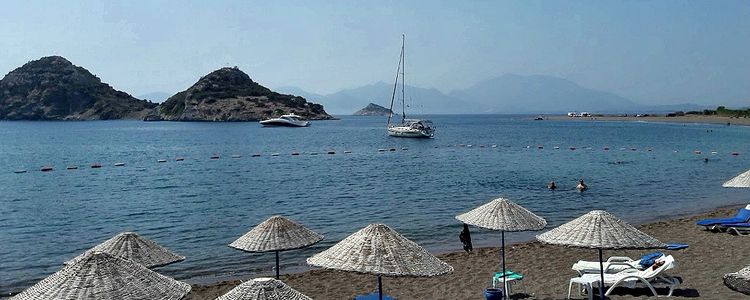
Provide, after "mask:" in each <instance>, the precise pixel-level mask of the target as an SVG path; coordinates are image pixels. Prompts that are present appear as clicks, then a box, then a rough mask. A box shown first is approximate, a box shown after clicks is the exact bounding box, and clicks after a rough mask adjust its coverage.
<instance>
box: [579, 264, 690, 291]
mask: <svg viewBox="0 0 750 300" xmlns="http://www.w3.org/2000/svg"><path fill="white" fill-rule="evenodd" d="M657 263H662V264H661V265H660V266H658V267H656V268H654V267H650V268H646V269H645V270H642V271H634V270H625V271H622V272H619V273H616V274H604V286H609V289H607V291H606V293H604V295H605V296H609V294H610V293H612V291H613V290H614V289H615V288H617V287H618V286H622V287H629V288H634V287H636V286H637V285H638V284H642V285H643V286H645V287H647V288H648V289H649V290H650V291H651V293H653V295H654V296H657V297H658V296H659V295H658V294H657V293H656V289H654V287H656V286H661V285H663V286H666V287H667V288H669V292H668V293H667V295H666V296H667V297H670V296H672V293H673V292H674V290H675V288H677V286H679V285H680V283H681V282H680V279H679V278H677V277H671V276H668V275H666V274H665V272H666V271H667V270H670V269H672V268H674V267H675V265H676V264H675V261H674V257H672V256H671V255H667V256H664V257H662V258H660V259H658V260H657ZM600 276H601V275H599V274H583V275H582V276H580V277H577V278H574V279H575V280H576V282H577V283H584V284H586V283H588V284H589V285H590V286H593V284H591V283H589V282H595V281H597V280H599V277H600ZM573 283H574V282H573V280H571V285H572V284H573Z"/></svg>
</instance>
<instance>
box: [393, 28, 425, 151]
mask: <svg viewBox="0 0 750 300" xmlns="http://www.w3.org/2000/svg"><path fill="white" fill-rule="evenodd" d="M405 40H406V38H405V37H404V36H403V35H402V36H401V57H400V58H399V61H398V68H397V69H396V82H395V83H394V84H393V94H392V95H391V107H390V111H391V113H390V114H389V115H388V123H387V125H386V129H387V131H388V135H389V136H395V137H405V138H431V137H433V136H434V134H435V128H434V126H433V125H432V121H430V120H420V119H407V118H406V103H405V102H406V100H405V99H406V97H405V92H404V90H405V87H406V83H405V81H404V62H405V61H404V44H405ZM399 78H400V79H401V95H400V96H401V122H400V123H395V122H394V123H391V119H392V118H393V102H394V100H396V94H397V93H396V91H397V89H398V81H399Z"/></svg>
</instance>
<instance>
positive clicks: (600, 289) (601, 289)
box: [599, 248, 604, 300]
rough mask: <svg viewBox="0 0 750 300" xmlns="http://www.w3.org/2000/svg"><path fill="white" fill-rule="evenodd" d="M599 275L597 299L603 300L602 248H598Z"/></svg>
mask: <svg viewBox="0 0 750 300" xmlns="http://www.w3.org/2000/svg"><path fill="white" fill-rule="evenodd" d="M599 274H600V275H601V278H600V279H601V281H599V299H601V300H604V262H603V260H602V248H599Z"/></svg>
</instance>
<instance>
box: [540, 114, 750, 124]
mask: <svg viewBox="0 0 750 300" xmlns="http://www.w3.org/2000/svg"><path fill="white" fill-rule="evenodd" d="M546 118H547V119H548V120H571V121H640V122H668V123H706V124H724V125H726V124H727V123H730V124H731V125H745V126H747V125H750V118H730V117H722V116H703V115H685V116H680V117H664V116H660V117H657V116H651V117H617V116H596V117H578V118H571V117H568V116H560V115H556V116H547V117H546Z"/></svg>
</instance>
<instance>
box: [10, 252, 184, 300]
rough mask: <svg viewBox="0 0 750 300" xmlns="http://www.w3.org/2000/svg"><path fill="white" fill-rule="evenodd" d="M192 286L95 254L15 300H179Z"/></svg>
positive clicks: (47, 279) (143, 268) (59, 272)
mask: <svg viewBox="0 0 750 300" xmlns="http://www.w3.org/2000/svg"><path fill="white" fill-rule="evenodd" d="M188 292H190V285H189V284H187V283H184V282H179V281H177V280H174V279H172V278H169V277H167V276H164V275H161V274H159V273H156V272H154V271H151V270H149V269H147V268H146V267H144V266H142V265H140V264H138V263H135V262H133V261H130V260H126V259H123V258H120V257H116V256H113V255H110V254H107V253H105V252H98V251H96V252H91V253H89V254H87V255H86V256H84V257H83V258H82V259H80V260H78V261H76V262H75V263H73V264H70V265H67V266H65V267H63V268H62V269H61V270H60V271H57V273H55V274H52V275H50V276H49V277H47V278H45V279H43V280H42V281H40V282H38V283H37V284H35V285H33V286H32V287H30V288H28V289H26V290H25V291H23V292H22V293H20V294H18V295H16V296H15V297H13V298H11V300H43V299H44V300H46V299H63V300H73V299H90V300H94V299H118V300H136V299H159V300H177V299H181V298H182V297H184V296H185V295H186V294H187V293H188Z"/></svg>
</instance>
